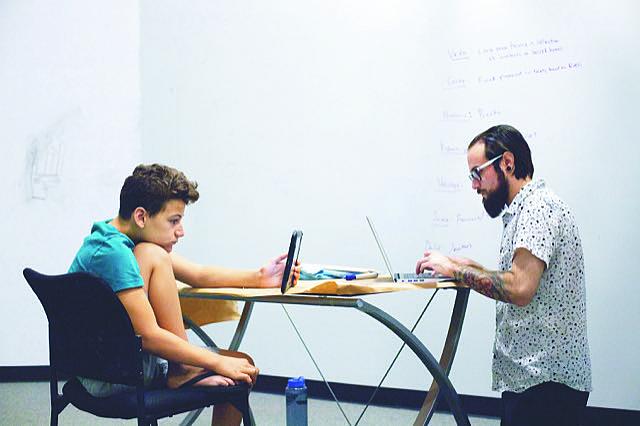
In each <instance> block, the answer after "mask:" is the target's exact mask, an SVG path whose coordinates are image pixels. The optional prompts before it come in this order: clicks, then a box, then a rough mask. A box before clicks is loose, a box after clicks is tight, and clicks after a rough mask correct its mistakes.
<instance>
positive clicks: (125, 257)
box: [89, 244, 144, 292]
mask: <svg viewBox="0 0 640 426" xmlns="http://www.w3.org/2000/svg"><path fill="white" fill-rule="evenodd" d="M89 269H90V270H91V272H93V273H94V274H95V275H97V276H99V277H100V278H102V279H103V280H105V281H106V282H107V283H108V284H109V286H111V288H112V289H113V291H114V292H118V291H122V290H127V289H130V288H137V287H143V286H144V281H143V280H142V275H140V267H139V266H138V261H137V260H136V257H135V256H134V255H133V252H132V251H131V249H129V248H127V247H117V248H116V247H113V246H111V245H109V244H103V245H102V246H101V247H100V248H99V249H98V250H96V252H95V253H94V255H93V256H92V258H91V267H90V268H89Z"/></svg>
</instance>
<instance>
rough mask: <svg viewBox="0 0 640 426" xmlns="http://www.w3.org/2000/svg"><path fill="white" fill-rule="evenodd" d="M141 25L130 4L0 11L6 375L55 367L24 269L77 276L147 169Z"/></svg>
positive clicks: (10, 4) (0, 318) (0, 319)
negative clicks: (99, 226)
mask: <svg viewBox="0 0 640 426" xmlns="http://www.w3.org/2000/svg"><path fill="white" fill-rule="evenodd" d="M139 25H140V19H139V5H138V4H137V2H131V1H125V0H123V1H119V2H109V3H108V4H106V3H105V4H97V3H95V2H85V1H80V0H78V1H65V2H63V4H61V3H60V2H46V1H23V0H20V1H18V0H15V1H3V2H2V3H0V128H2V142H1V143H2V159H1V160H0V161H1V162H2V170H3V179H2V180H3V193H4V202H3V211H4V216H5V221H4V226H3V227H2V230H3V240H4V244H3V248H2V249H1V250H0V270H1V271H2V276H3V284H2V288H3V296H2V302H1V306H2V308H1V309H0V336H1V340H2V344H1V346H0V365H2V366H17V365H45V364H47V363H48V353H47V333H46V330H47V326H46V324H47V323H46V318H45V315H44V312H43V311H42V307H41V306H40V304H39V303H38V301H37V299H36V297H35V295H34V294H33V293H32V292H31V290H30V289H29V287H28V285H27V283H26V282H25V281H24V278H23V277H22V269H23V268H24V267H26V266H29V267H33V268H36V269H39V270H41V271H43V272H48V273H63V272H66V270H67V268H68V266H69V265H70V262H71V260H72V259H73V256H74V254H75V252H76V251H77V249H78V247H79V246H80V244H81V242H82V239H83V238H84V237H85V236H86V235H87V234H88V232H89V230H90V228H91V224H92V222H93V221H95V220H100V219H106V218H108V217H112V216H113V215H114V214H115V213H116V212H117V205H118V194H119V190H120V186H121V184H122V179H123V176H126V175H127V173H129V172H131V170H133V167H134V165H135V164H137V163H138V162H139V160H140V156H141V150H140V130H139V115H140V87H139V81H140V79H139V67H138V64H139ZM7 216H8V217H7ZM6 219H8V220H6Z"/></svg>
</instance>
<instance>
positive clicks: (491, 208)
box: [482, 169, 509, 217]
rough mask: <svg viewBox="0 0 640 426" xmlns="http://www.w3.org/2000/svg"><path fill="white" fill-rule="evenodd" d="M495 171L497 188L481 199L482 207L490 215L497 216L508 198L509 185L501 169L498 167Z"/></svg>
mask: <svg viewBox="0 0 640 426" xmlns="http://www.w3.org/2000/svg"><path fill="white" fill-rule="evenodd" d="M496 172H497V175H498V188H497V189H496V190H495V191H493V192H491V193H488V194H487V197H486V198H483V199H482V204H483V205H484V209H485V210H486V211H487V213H488V214H489V216H491V217H498V215H500V213H502V210H504V206H505V205H506V204H507V200H508V198H509V185H507V179H505V177H504V173H503V172H502V170H500V169H498V170H496Z"/></svg>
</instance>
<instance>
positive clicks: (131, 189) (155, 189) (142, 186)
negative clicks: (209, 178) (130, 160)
mask: <svg viewBox="0 0 640 426" xmlns="http://www.w3.org/2000/svg"><path fill="white" fill-rule="evenodd" d="M197 188H198V184H197V183H196V182H192V181H190V180H189V179H187V177H186V176H185V175H184V173H182V172H181V171H179V170H176V169H174V168H172V167H168V166H163V165H162V164H151V165H145V164H140V165H139V166H137V167H136V168H135V169H134V170H133V173H132V174H131V176H129V177H127V178H126V179H125V181H124V184H123V185H122V189H121V190H120V210H119V211H118V215H119V216H120V217H121V218H123V219H129V218H130V217H131V214H132V213H133V211H134V210H135V209H136V208H137V207H143V208H144V209H145V210H146V211H147V212H148V213H149V214H150V215H151V216H153V215H155V214H156V213H158V212H160V211H161V210H162V209H163V208H164V204H165V203H166V202H167V201H169V200H182V201H184V202H185V204H189V203H193V202H196V201H198V198H200V194H199V193H198V190H197Z"/></svg>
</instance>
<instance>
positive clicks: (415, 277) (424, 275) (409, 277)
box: [396, 272, 435, 280]
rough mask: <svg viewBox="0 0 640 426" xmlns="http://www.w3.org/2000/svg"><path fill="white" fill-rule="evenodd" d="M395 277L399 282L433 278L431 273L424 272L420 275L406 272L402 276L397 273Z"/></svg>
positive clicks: (433, 275)
mask: <svg viewBox="0 0 640 426" xmlns="http://www.w3.org/2000/svg"><path fill="white" fill-rule="evenodd" d="M396 275H397V278H398V279H400V280H423V279H430V278H434V277H435V274H434V273H433V272H424V273H422V274H415V273H411V272H406V273H402V274H400V273H397V274H396Z"/></svg>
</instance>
